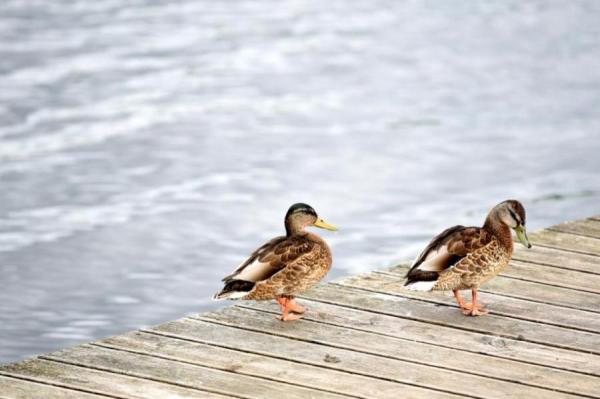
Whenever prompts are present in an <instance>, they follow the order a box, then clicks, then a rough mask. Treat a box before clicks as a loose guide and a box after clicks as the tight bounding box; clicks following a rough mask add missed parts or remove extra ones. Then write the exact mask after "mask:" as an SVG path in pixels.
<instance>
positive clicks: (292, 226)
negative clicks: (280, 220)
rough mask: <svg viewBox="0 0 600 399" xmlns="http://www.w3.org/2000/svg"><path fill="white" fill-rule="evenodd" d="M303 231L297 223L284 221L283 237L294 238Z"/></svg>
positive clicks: (288, 220)
mask: <svg viewBox="0 0 600 399" xmlns="http://www.w3.org/2000/svg"><path fill="white" fill-rule="evenodd" d="M303 231H304V228H303V227H302V226H300V225H299V224H298V223H292V221H291V220H290V219H286V220H285V235H286V236H287V237H291V236H296V235H298V234H301V233H302V232H303Z"/></svg>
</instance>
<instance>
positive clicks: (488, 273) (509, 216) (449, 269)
mask: <svg viewBox="0 0 600 399" xmlns="http://www.w3.org/2000/svg"><path fill="white" fill-rule="evenodd" d="M511 228H512V229H514V230H515V232H516V234H517V238H518V239H519V241H521V243H522V244H523V245H525V246H526V247H527V248H531V244H530V243H529V240H528V238H527V233H526V231H525V208H523V205H521V203H520V202H519V201H516V200H507V201H504V202H501V203H499V204H498V205H496V206H495V207H493V208H492V210H491V211H490V212H489V214H488V216H487V218H486V220H485V223H484V225H483V227H464V226H454V227H451V228H449V229H447V230H445V231H444V232H442V233H441V234H439V235H438V236H437V237H435V238H434V239H433V240H432V241H431V242H430V243H429V245H427V247H426V248H425V250H424V251H423V253H421V255H419V257H418V258H417V259H416V260H415V262H414V263H413V265H412V267H411V269H410V270H409V271H408V273H407V274H406V277H407V281H406V284H405V286H406V288H408V289H410V290H415V291H438V290H439V291H446V290H452V292H454V296H455V297H456V301H457V302H458V306H460V308H461V309H462V311H463V313H464V314H465V315H470V316H479V315H482V314H486V313H487V311H486V310H485V309H484V308H483V306H482V305H481V304H478V303H477V288H478V287H479V286H481V285H482V284H483V283H485V282H486V281H488V280H490V279H491V278H493V277H495V276H496V275H497V274H498V273H500V272H501V271H502V270H504V268H505V267H506V266H507V265H508V262H509V261H510V259H511V257H512V254H513V240H512V236H511V232H510V229H511ZM467 289H470V290H471V295H472V301H471V303H466V302H465V301H464V299H463V298H462V296H461V294H460V290H467Z"/></svg>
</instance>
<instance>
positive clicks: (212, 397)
mask: <svg viewBox="0 0 600 399" xmlns="http://www.w3.org/2000/svg"><path fill="white" fill-rule="evenodd" d="M0 373H5V374H7V375H11V376H19V377H22V378H30V379H34V380H36V381H38V382H40V383H46V384H55V385H59V386H61V387H67V388H71V389H77V390H83V391H86V392H93V393H95V394H98V395H103V396H102V397H119V398H127V399H145V398H168V397H177V398H181V399H185V398H189V399H192V398H198V397H199V396H201V397H202V398H207V399H224V398H226V396H222V395H217V394H214V393H210V392H206V391H199V390H194V389H186V388H182V387H179V386H176V385H169V384H164V383H159V382H155V381H150V380H147V379H141V378H134V377H129V376H125V375H122V374H118V373H117V374H115V373H110V372H108V373H107V372H104V371H98V370H94V369H90V368H86V367H80V366H73V365H70V364H65V363H62V362H55V361H52V360H47V359H41V358H40V359H35V360H30V361H27V362H22V363H16V364H12V365H8V366H6V367H3V368H2V370H0ZM0 387H1V386H0Z"/></svg>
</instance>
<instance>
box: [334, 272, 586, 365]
mask: <svg viewBox="0 0 600 399" xmlns="http://www.w3.org/2000/svg"><path fill="white" fill-rule="evenodd" d="M336 285H341V284H337V283H336ZM341 286H342V287H348V286H347V285H341ZM351 287H352V288H354V289H357V290H362V291H366V292H373V293H377V294H384V295H390V296H395V297H399V298H407V299H409V300H415V301H421V302H426V303H432V304H435V305H439V306H447V307H451V305H449V304H445V303H439V302H433V301H432V300H427V299H420V298H412V297H405V296H402V295H399V294H394V293H389V292H382V291H377V290H372V289H368V288H362V287H356V286H351ZM481 292H483V291H481ZM517 299H518V298H517ZM493 315H494V316H497V315H496V314H495V313H493ZM394 316H395V317H403V318H405V319H408V320H415V321H425V322H426V323H429V324H433V325H438V326H444V327H448V328H454V329H456V330H459V331H464V330H466V331H471V332H475V333H478V334H484V335H492V336H496V337H502V338H510V339H513V340H517V341H524V342H529V343H534V344H537V345H542V346H547V347H550V348H559V349H564V350H570V351H573V352H580V353H587V354H589V353H590V352H589V351H588V350H582V349H574V348H571V347H563V346H559V345H553V344H548V343H546V342H540V341H535V340H531V339H525V338H523V339H521V338H519V337H514V336H509V335H503V334H492V333H490V332H488V331H483V330H477V329H473V328H468V327H455V326H452V325H448V324H443V323H438V322H435V321H433V320H424V319H418V318H414V317H409V316H398V315H394ZM497 317H508V318H510V317H509V316H497ZM523 321H528V322H529V320H526V319H523Z"/></svg>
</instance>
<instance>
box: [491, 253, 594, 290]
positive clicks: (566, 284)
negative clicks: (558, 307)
mask: <svg viewBox="0 0 600 399" xmlns="http://www.w3.org/2000/svg"><path fill="white" fill-rule="evenodd" d="M502 276H506V277H511V278H516V279H520V280H525V281H533V282H536V283H541V284H549V285H555V286H558V287H563V288H571V289H574V290H582V291H587V292H591V293H595V294H600V275H595V274H590V273H582V272H578V271H574V270H566V269H561V268H558V267H554V268H550V267H544V266H541V267H540V265H535V264H532V263H527V262H520V261H516V260H513V261H511V262H510V266H509V267H507V268H506V269H505V270H504V271H503V272H502Z"/></svg>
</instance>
